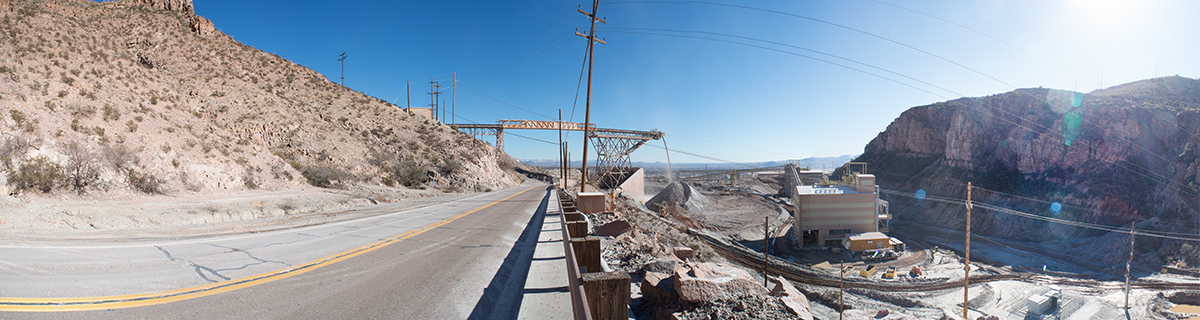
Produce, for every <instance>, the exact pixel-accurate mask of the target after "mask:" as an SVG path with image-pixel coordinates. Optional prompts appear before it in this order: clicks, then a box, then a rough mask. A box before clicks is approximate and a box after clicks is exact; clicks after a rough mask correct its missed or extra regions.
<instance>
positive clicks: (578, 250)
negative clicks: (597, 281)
mask: <svg viewBox="0 0 1200 320" xmlns="http://www.w3.org/2000/svg"><path fill="white" fill-rule="evenodd" d="M571 247H572V249H574V250H575V258H576V259H578V262H579V266H580V267H583V272H600V271H602V270H603V269H602V268H601V267H600V237H580V238H571Z"/></svg>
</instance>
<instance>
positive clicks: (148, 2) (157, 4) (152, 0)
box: [132, 0, 194, 13]
mask: <svg viewBox="0 0 1200 320" xmlns="http://www.w3.org/2000/svg"><path fill="white" fill-rule="evenodd" d="M132 1H133V3H134V4H140V5H143V6H146V7H150V8H155V9H158V10H167V11H185V12H189V13H190V12H194V11H193V10H194V9H193V8H192V0H132Z"/></svg>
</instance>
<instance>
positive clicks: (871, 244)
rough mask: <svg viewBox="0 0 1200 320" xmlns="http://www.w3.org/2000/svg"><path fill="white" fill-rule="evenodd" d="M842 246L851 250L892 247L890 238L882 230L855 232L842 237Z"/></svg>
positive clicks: (859, 250) (860, 250)
mask: <svg viewBox="0 0 1200 320" xmlns="http://www.w3.org/2000/svg"><path fill="white" fill-rule="evenodd" d="M842 247H845V248H846V249H847V250H850V251H853V252H862V251H867V250H881V249H892V238H891V237H888V236H887V235H885V234H883V232H864V233H855V234H851V235H848V236H847V237H845V238H842Z"/></svg>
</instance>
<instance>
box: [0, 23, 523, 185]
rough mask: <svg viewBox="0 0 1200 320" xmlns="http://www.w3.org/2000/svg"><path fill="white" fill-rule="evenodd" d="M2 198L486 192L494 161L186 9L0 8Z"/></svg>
mask: <svg viewBox="0 0 1200 320" xmlns="http://www.w3.org/2000/svg"><path fill="white" fill-rule="evenodd" d="M0 34H3V35H4V36H3V37H0V39H2V40H0V52H5V53H6V54H3V55H0V113H2V114H3V116H4V117H3V120H2V121H0V128H2V132H3V135H2V136H0V159H2V166H0V171H3V172H4V174H0V179H5V181H3V182H4V183H0V185H4V186H7V188H8V190H7V191H8V192H5V194H10V193H12V194H17V193H21V192H75V193H81V194H88V193H96V192H106V191H113V190H131V191H136V192H144V193H171V192H185V191H191V192H206V191H213V190H244V189H256V188H268V189H279V188H288V187H294V186H301V185H306V184H311V185H313V186H318V187H329V188H339V187H346V186H350V185H356V184H368V185H387V186H395V187H408V188H427V187H428V188H436V189H442V190H449V191H453V190H459V191H472V190H479V191H482V190H487V189H492V188H497V187H502V186H507V185H511V184H513V183H515V182H516V181H518V180H520V178H518V177H517V174H515V173H514V172H513V171H512V170H511V169H512V166H513V165H514V164H515V162H514V161H513V160H512V159H511V158H509V157H508V156H507V155H505V154H503V153H502V152H499V151H497V150H496V149H495V148H492V147H490V146H488V145H487V144H485V143H483V142H481V141H478V140H475V139H472V138H471V137H470V136H467V135H465V134H462V133H459V132H457V130H453V129H451V128H450V127H449V126H446V125H443V124H441V123H438V122H435V121H431V120H428V119H424V118H421V117H416V116H413V115H410V114H408V113H407V112H405V111H404V110H402V109H401V108H398V107H396V106H395V105H391V104H389V103H387V102H385V101H382V100H380V99H377V98H374V97H370V96H367V95H365V94H362V93H360V92H356V91H353V90H351V89H348V88H346V87H342V86H340V85H337V84H335V83H333V82H330V81H328V80H327V79H326V78H325V77H324V76H322V75H320V74H318V73H316V72H314V71H312V70H310V69H308V68H305V67H303V66H300V65H297V64H295V63H292V62H290V61H287V60H285V59H282V58H280V57H279V56H277V55H274V54H270V53H266V52H263V51H261V50H258V49H255V48H251V47H248V46H246V45H244V44H241V43H239V42H237V41H235V40H233V39H232V38H230V37H229V36H227V35H225V34H222V33H221V32H219V31H217V30H216V29H215V27H214V26H212V24H211V22H208V20H207V19H204V18H203V17H199V16H197V15H196V14H195V13H194V12H193V11H192V7H191V2H190V1H187V0H161V1H156V0H125V1H115V2H104V3H97V2H92V1H84V0H0Z"/></svg>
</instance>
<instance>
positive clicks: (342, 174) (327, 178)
mask: <svg viewBox="0 0 1200 320" xmlns="http://www.w3.org/2000/svg"><path fill="white" fill-rule="evenodd" d="M300 174H302V175H304V179H307V180H308V184H311V185H313V186H315V187H321V188H334V187H342V186H343V184H342V183H343V182H344V181H345V180H349V179H350V178H352V177H353V175H351V174H350V172H347V171H346V170H343V169H342V168H338V167H334V166H331V165H315V166H308V167H304V170H301V171H300Z"/></svg>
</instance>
